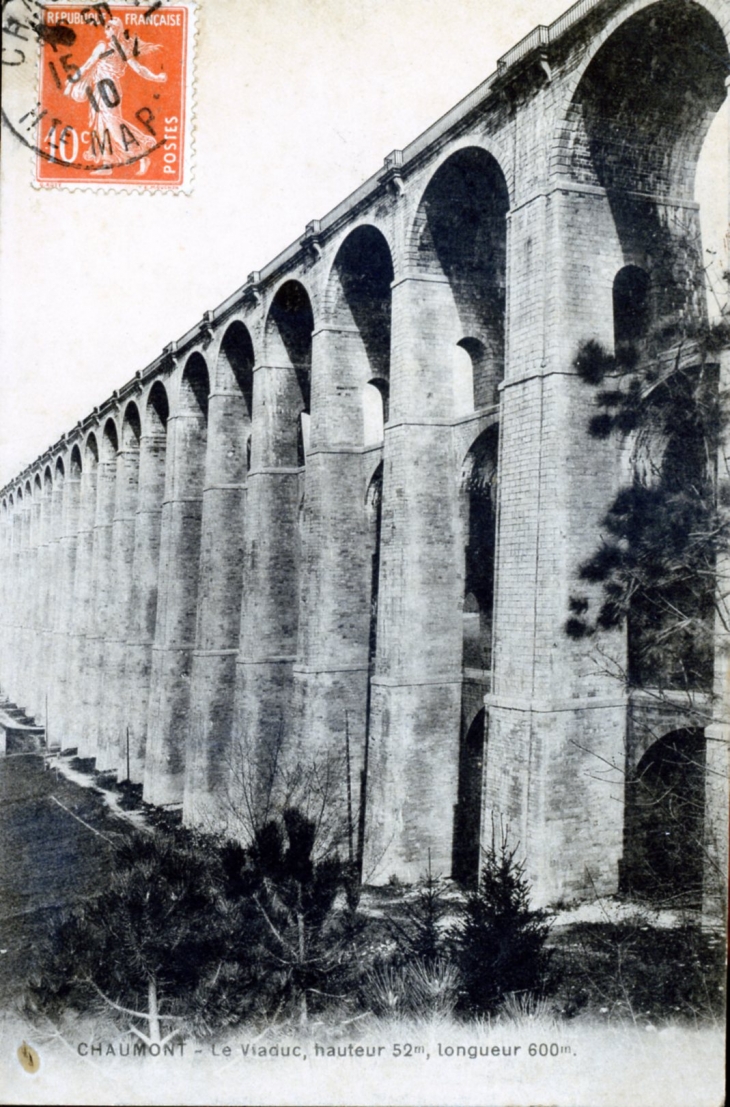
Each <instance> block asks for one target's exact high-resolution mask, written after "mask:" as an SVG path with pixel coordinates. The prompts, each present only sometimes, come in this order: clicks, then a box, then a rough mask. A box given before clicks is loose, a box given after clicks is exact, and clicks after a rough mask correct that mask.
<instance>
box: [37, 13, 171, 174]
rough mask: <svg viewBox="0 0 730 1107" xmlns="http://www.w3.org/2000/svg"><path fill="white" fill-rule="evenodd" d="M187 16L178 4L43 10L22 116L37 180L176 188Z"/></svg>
mask: <svg viewBox="0 0 730 1107" xmlns="http://www.w3.org/2000/svg"><path fill="white" fill-rule="evenodd" d="M192 14H193V13H192V10H191V7H190V6H189V5H188V4H186V3H180V4H174V3H171V4H164V5H163V4H162V3H157V4H154V3H150V4H148V5H144V6H143V5H134V4H130V3H125V4H107V3H97V4H93V5H86V6H84V5H74V4H57V3H54V4H53V5H52V6H51V5H48V6H46V7H44V8H43V10H42V24H41V26H40V27H39V28H38V33H39V38H40V40H41V46H40V72H39V81H38V103H37V105H36V107H35V108H34V109H33V110H32V111H31V112H29V113H28V120H29V121H30V122H31V123H35V125H36V141H35V144H34V145H35V151H36V159H35V175H36V181H37V183H38V184H41V185H79V184H85V185H88V184H98V185H101V186H103V187H108V186H110V185H111V186H114V185H125V186H127V187H130V186H131V187H136V186H143V187H145V188H149V187H152V188H180V187H181V186H182V185H183V184H184V182H185V179H186V170H187V161H188V157H189V151H188V143H189V133H188V122H189V120H188V113H189V110H190V104H189V101H190V79H189V77H190V74H189V68H188V67H189V66H190V64H191V59H190V54H191V41H192V35H191V27H190V22H191V19H192ZM21 122H23V121H21Z"/></svg>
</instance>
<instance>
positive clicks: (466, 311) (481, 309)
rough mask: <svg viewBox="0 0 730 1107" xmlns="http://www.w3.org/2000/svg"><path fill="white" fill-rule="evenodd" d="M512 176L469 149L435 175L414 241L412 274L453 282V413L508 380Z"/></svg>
mask: <svg viewBox="0 0 730 1107" xmlns="http://www.w3.org/2000/svg"><path fill="white" fill-rule="evenodd" d="M509 208H510V198H509V190H508V187H507V181H506V178H505V174H504V172H503V170H502V168H501V166H500V164H499V162H498V161H497V160H496V158H495V157H494V156H493V155H492V154H490V153H489V152H487V151H486V150H485V149H484V148H483V147H481V146H464V147H462V148H460V149H458V150H456V151H455V152H454V153H452V154H451V155H450V156H449V157H447V158H446V159H445V160H444V161H442V162H441V164H440V165H439V167H438V168H437V169H436V171H435V172H434V173H433V174H432V175H431V177H430V179H429V181H428V184H427V186H426V187H425V189H424V191H423V194H422V196H421V199H420V202H419V204H418V208H417V211H416V214H415V216H414V219H413V223H412V226H411V230H410V234H409V238H408V257H409V263H410V267H411V271H412V272H413V273H414V274H418V275H423V276H424V277H428V278H430V279H440V280H442V281H444V282H445V283H447V284H448V286H449V289H450V293H451V299H452V304H453V309H454V313H453V317H452V318H450V319H447V318H446V316H443V317H442V318H440V319H439V324H440V326H441V327H442V328H445V329H447V330H448V332H449V333H448V337H449V339H452V341H451V343H450V347H449V348H450V350H451V355H452V363H451V367H450V368H451V372H452V374H453V384H452V389H453V406H452V410H453V411H454V414H457V415H460V414H466V413H468V412H469V411H473V410H475V409H479V408H482V407H485V406H487V405H490V404H492V403H494V401H495V399H496V389H497V386H498V385H499V383H500V382H501V381H502V380H503V378H504V366H505V307H506V265H507V214H508V212H509Z"/></svg>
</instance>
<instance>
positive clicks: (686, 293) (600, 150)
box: [555, 0, 730, 340]
mask: <svg viewBox="0 0 730 1107" xmlns="http://www.w3.org/2000/svg"><path fill="white" fill-rule="evenodd" d="M729 65H730V52H729V51H728V44H727V41H726V36H725V34H724V32H723V30H722V28H721V26H720V24H719V23H718V22H717V20H716V19H715V17H714V16H713V14H711V12H710V10H709V8H708V6H703V4H701V3H698V2H696V0H656V2H653V3H650V4H646V3H645V4H641V5H634V6H633V7H632V8H631V9H629V11H627V12H624V13H622V18H621V19H620V20H617V21H613V22H612V23H611V25H610V27H609V28H607V30H606V32H605V33H604V35H602V36H601V39H600V41H599V44H598V46H597V48H594V49H593V50H592V51H591V53H590V54H589V56H588V59H587V61H586V63H585V64H584V65H583V66H582V67H581V70H580V74H579V77H578V79H577V80H576V82H575V85H574V87H573V89H572V95H571V97H570V102H569V104H568V105H567V107H566V112H565V116H564V118H563V119H562V121H561V123H560V125H559V129H558V136H557V142H556V148H555V157H556V164H557V167H558V168H559V169H560V170H561V171H562V172H564V173H566V174H567V175H568V176H569V177H570V178H571V179H572V180H574V181H576V182H578V183H580V184H582V185H588V186H600V187H602V188H605V189H606V190H607V199H608V204H609V206H610V211H611V216H612V218H613V223H614V226H615V233H616V248H617V249H618V250H619V251H620V253H621V254H622V255H623V258H624V260H625V261H626V262H633V263H636V264H638V265H640V266H642V267H643V268H645V269H646V270H647V272H648V274H649V275H650V277H651V282H652V313H651V314H652V324H653V329H654V330H656V331H657V332H661V334H662V335H663V336H664V340H667V339H668V338H670V337H671V335H672V333H673V332H674V331H675V330H676V328H677V327H679V326H681V323H682V321H683V320H684V319H685V318H686V315H687V313H688V312H690V313H692V314H693V315H694V316H696V317H703V316H704V314H705V311H706V301H705V292H704V274H703V259H702V249H701V242H700V229H699V220H698V216H697V213H696V212H695V211H693V210H692V208H691V207H690V206H689V205H688V202H689V201H692V200H693V199H694V184H695V173H696V167H697V162H698V159H699V155H700V151H701V148H702V145H703V142H704V139H705V137H706V135H707V132H708V130H709V126H710V123H711V121H712V118H713V117H714V115H715V113H716V112H717V111H718V110H719V108H720V106H721V104H722V103H723V102H724V100H725V97H726V89H725V77H726V74H727V71H728V66H729Z"/></svg>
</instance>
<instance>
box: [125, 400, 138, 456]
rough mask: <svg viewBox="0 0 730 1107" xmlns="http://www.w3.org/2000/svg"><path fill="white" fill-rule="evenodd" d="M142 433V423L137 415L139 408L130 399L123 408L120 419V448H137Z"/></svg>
mask: <svg viewBox="0 0 730 1107" xmlns="http://www.w3.org/2000/svg"><path fill="white" fill-rule="evenodd" d="M141 435H142V423H141V420H140V417H139V408H138V407H137V404H136V403H135V401H134V400H130V402H129V403H128V404H127V406H126V408H125V409H124V419H123V420H122V448H123V449H125V450H133V449H137V447H138V446H139V440H140V438H141Z"/></svg>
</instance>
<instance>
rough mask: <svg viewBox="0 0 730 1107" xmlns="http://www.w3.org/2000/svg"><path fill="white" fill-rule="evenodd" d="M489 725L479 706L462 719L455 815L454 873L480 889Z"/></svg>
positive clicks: (466, 882)
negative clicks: (483, 797) (483, 798)
mask: <svg viewBox="0 0 730 1107" xmlns="http://www.w3.org/2000/svg"><path fill="white" fill-rule="evenodd" d="M486 725H487V714H486V709H485V707H484V705H483V704H481V705H477V706H475V708H474V709H473V710H472V711H470V712H469V713H468V714H467V715H465V716H464V717H463V719H462V732H461V742H460V744H459V784H458V799H457V803H456V809H455V812H454V847H453V862H452V872H453V876H454V879H455V880H458V881H459V882H460V883H462V884H464V885H466V886H467V887H471V888H474V887H476V885H477V882H478V879H479V866H480V860H481V845H480V842H481V826H482V807H483V804H482V792H483V787H484V768H485V757H486Z"/></svg>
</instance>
